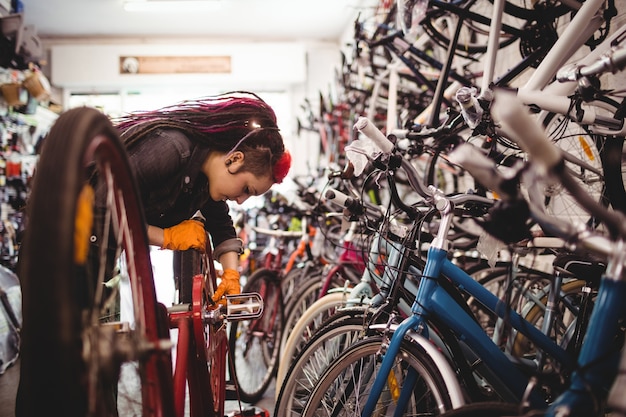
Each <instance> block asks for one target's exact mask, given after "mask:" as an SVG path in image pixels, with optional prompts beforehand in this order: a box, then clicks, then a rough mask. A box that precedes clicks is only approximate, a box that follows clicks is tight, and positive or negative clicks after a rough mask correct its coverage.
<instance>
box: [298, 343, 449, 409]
mask: <svg viewBox="0 0 626 417" xmlns="http://www.w3.org/2000/svg"><path fill="white" fill-rule="evenodd" d="M382 342H383V340H382V338H380V337H372V338H368V339H366V340H363V341H361V342H359V343H357V344H355V345H353V346H352V347H351V348H349V349H348V350H347V351H345V352H344V353H343V354H342V355H340V356H338V357H337V358H336V359H335V360H334V361H333V363H332V364H331V365H330V367H329V368H328V369H327V370H326V372H325V373H324V375H323V376H322V378H321V379H320V380H319V382H318V383H317V384H316V386H315V389H314V391H313V393H312V394H311V396H310V397H309V399H308V401H307V404H306V407H305V410H304V412H303V414H302V415H303V416H305V417H313V416H317V417H320V416H330V415H332V416H335V417H341V416H354V415H361V412H362V409H363V406H364V405H365V402H366V401H367V399H368V397H369V394H370V391H371V385H372V384H373V382H374V379H375V376H376V374H377V372H378V370H379V368H380V362H381V361H380V349H381V344H382ZM412 377H415V381H414V383H413V384H411V385H410V386H411V387H412V388H413V390H412V393H411V398H410V399H409V401H408V405H407V408H406V409H405V410H402V415H403V416H425V415H439V414H441V413H442V412H444V411H445V410H449V409H451V408H452V405H451V400H450V397H449V394H448V389H447V388H446V385H445V382H444V379H443V377H442V375H441V374H440V372H439V370H438V368H437V367H436V365H435V364H434V361H432V359H431V358H430V357H429V356H428V355H427V354H426V353H425V352H424V351H423V350H421V349H420V348H419V347H418V346H416V345H413V344H410V343H409V342H403V343H402V346H401V348H400V351H399V353H398V355H396V358H395V362H394V365H393V367H392V369H391V373H390V375H389V378H387V382H386V384H385V387H384V389H383V392H382V394H381V396H380V398H379V400H378V403H377V405H376V409H375V410H374V415H376V416H391V415H398V414H397V410H396V401H397V399H398V394H399V389H400V388H401V387H404V385H405V384H407V385H408V384H410V382H408V380H409V379H410V378H412ZM394 413H396V414H394Z"/></svg>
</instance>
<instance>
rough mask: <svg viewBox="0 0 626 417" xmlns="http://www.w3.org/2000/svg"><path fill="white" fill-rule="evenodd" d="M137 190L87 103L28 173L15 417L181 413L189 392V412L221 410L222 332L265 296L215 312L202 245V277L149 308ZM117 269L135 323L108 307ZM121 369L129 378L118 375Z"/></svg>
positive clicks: (63, 120)
mask: <svg viewBox="0 0 626 417" xmlns="http://www.w3.org/2000/svg"><path fill="white" fill-rule="evenodd" d="M59 161H63V163H59ZM138 195H139V194H138V191H137V188H136V185H135V181H134V179H133V176H132V171H131V170H130V166H129V164H128V160H127V158H126V154H125V150H124V148H123V145H122V143H121V141H120V140H119V137H118V135H117V132H116V130H115V128H114V127H113V125H112V124H111V122H110V121H109V119H108V118H107V117H106V116H105V115H104V114H103V113H101V112H99V111H98V110H96V109H92V108H87V107H82V108H76V109H72V110H69V111H67V112H65V113H63V114H62V115H61V116H60V117H59V118H58V120H57V121H56V123H55V124H54V126H53V127H52V128H51V130H50V132H49V135H48V137H47V138H46V142H45V145H44V148H43V150H42V153H41V156H40V159H39V162H38V164H37V167H36V173H35V176H34V182H33V188H32V193H31V195H30V197H29V201H28V226H27V229H26V235H25V238H24V244H23V246H22V250H21V252H20V258H19V259H20V265H19V267H20V278H21V280H22V291H23V324H24V325H23V329H22V350H21V353H22V357H21V368H20V373H21V374H20V384H19V388H18V395H17V401H16V414H17V415H18V416H32V415H43V414H49V413H51V412H52V413H55V414H62V415H65V416H80V417H84V416H105V415H106V416H108V415H118V413H120V414H125V413H126V411H124V410H119V409H118V407H120V406H122V405H123V406H125V407H127V411H128V408H130V409H132V410H139V412H140V413H141V414H142V415H144V416H180V417H182V416H183V412H184V408H185V402H186V396H187V395H188V396H189V407H190V413H191V415H192V416H199V415H213V416H223V415H224V398H225V390H226V380H225V376H224V375H225V370H226V369H225V364H226V357H225V352H226V351H225V347H226V344H225V331H224V325H225V323H226V322H229V321H235V320H239V319H243V318H249V317H250V315H252V316H253V317H254V316H257V315H260V314H261V313H262V300H261V299H260V297H259V296H258V294H242V295H241V296H234V297H232V296H231V297H229V298H228V299H227V304H226V308H225V309H224V308H222V307H218V308H214V307H215V306H212V305H211V301H210V300H211V294H212V291H213V289H214V288H215V279H216V276H215V270H214V269H213V267H212V266H213V261H212V259H211V252H210V246H208V247H207V253H206V254H205V255H203V259H204V261H203V262H204V263H203V265H204V267H203V269H204V270H203V272H202V274H198V275H195V276H193V277H192V276H186V277H184V279H185V280H188V282H191V283H192V285H191V287H190V288H191V292H189V293H187V292H185V294H189V295H190V296H191V299H190V300H182V301H184V302H182V303H179V304H176V305H174V306H173V307H171V308H170V309H167V308H166V307H165V306H164V305H163V304H160V303H159V302H157V299H156V296H155V286H154V281H153V275H152V268H151V264H150V258H149V246H148V240H147V233H146V226H145V221H144V214H143V210H142V207H141V202H140V200H139V199H138ZM51 238H53V239H54V241H52V240H51ZM120 274H124V275H127V276H128V279H129V281H130V285H131V288H132V301H133V311H132V313H133V318H132V320H130V319H128V318H125V317H124V318H123V317H119V313H118V307H117V306H116V304H117V298H118V291H117V289H116V288H117V286H116V285H115V282H116V281H118V280H119V279H120ZM181 297H185V296H184V295H182V293H181ZM122 320H124V321H122ZM174 327H175V328H177V329H178V341H177V343H173V342H172V340H171V336H170V329H171V328H174ZM174 346H175V353H176V362H175V363H173V361H172V348H173V347H174ZM174 365H176V366H174ZM123 368H125V369H124V370H122V369H123ZM128 369H130V370H133V369H134V370H136V372H131V373H133V374H134V378H127V377H124V378H121V377H120V375H121V374H122V373H126V371H127V370H128ZM186 386H188V391H187V392H186ZM68 398H70V399H71V400H69V401H68ZM252 412H253V413H255V415H258V416H263V415H266V412H264V411H257V410H252ZM237 414H242V410H241V407H240V410H239V411H238V412H237Z"/></svg>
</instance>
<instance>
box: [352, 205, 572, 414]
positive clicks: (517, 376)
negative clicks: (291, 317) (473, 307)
mask: <svg viewBox="0 0 626 417" xmlns="http://www.w3.org/2000/svg"><path fill="white" fill-rule="evenodd" d="M437 198H439V199H440V200H441V201H444V200H445V201H446V202H447V204H446V207H445V208H444V209H442V210H440V211H441V214H442V221H441V225H440V229H439V231H438V234H437V238H436V239H435V240H433V242H432V244H431V246H430V248H429V250H428V254H427V260H426V266H425V268H424V274H423V276H422V278H421V280H420V284H419V288H418V291H417V295H416V298H415V302H414V303H413V306H412V307H411V311H412V315H411V316H409V317H408V318H406V319H405V320H403V321H402V323H401V324H400V325H399V326H398V328H397V329H396V330H395V331H394V333H393V335H392V337H391V340H390V344H389V347H388V349H387V351H386V352H385V355H384V359H383V362H382V364H381V368H380V370H379V373H378V374H377V375H376V380H375V382H374V385H373V387H372V391H371V393H370V396H369V398H368V400H367V403H366V404H365V408H364V411H363V413H362V414H361V415H362V417H370V416H371V415H372V412H373V410H374V407H375V405H376V403H377V401H378V398H379V396H380V393H381V392H382V389H383V387H384V385H385V383H386V381H387V377H388V375H389V372H390V369H391V366H392V364H393V361H394V357H395V356H396V355H397V353H398V352H399V349H400V344H401V342H402V340H403V339H404V337H405V335H406V333H407V332H410V331H416V332H419V333H421V334H422V335H424V336H425V337H428V326H427V322H428V318H429V317H436V318H437V321H438V322H439V323H442V324H443V325H444V326H447V327H449V328H450V329H452V330H453V331H454V332H455V334H456V335H457V337H458V338H460V340H462V341H463V342H464V343H465V344H466V345H467V346H469V347H470V348H471V349H472V350H473V351H474V352H475V353H476V354H477V355H478V357H479V358H480V359H481V360H482V361H483V362H484V364H486V366H487V367H488V368H489V369H490V370H491V372H493V374H494V375H495V376H496V377H497V378H498V379H499V380H501V381H503V383H504V386H506V387H507V388H508V389H509V390H510V393H511V396H512V397H511V398H510V399H511V400H514V399H517V400H520V399H522V398H524V394H525V391H526V388H527V386H528V376H527V375H526V374H524V373H523V372H522V371H521V370H520V369H518V367H517V366H516V364H515V363H514V362H513V361H512V360H511V359H510V358H509V357H508V356H507V355H506V354H505V353H504V352H502V351H501V350H500V348H499V347H498V346H497V345H496V344H495V343H494V342H493V341H492V340H491V338H490V337H489V336H488V335H487V334H486V333H485V331H484V329H482V328H481V327H480V325H479V324H478V323H477V322H476V320H475V319H474V318H473V317H471V316H469V315H468V314H467V312H466V311H464V310H463V308H462V307H461V306H459V304H458V303H457V302H456V301H454V299H453V298H452V297H451V296H450V295H449V294H448V292H446V290H445V289H443V288H442V287H441V286H440V285H439V283H438V277H441V276H442V275H443V276H445V277H447V278H448V279H450V280H451V281H452V282H453V283H454V284H455V285H456V286H457V287H459V288H460V289H462V290H463V291H465V292H467V293H468V294H470V295H471V296H473V297H474V298H475V299H476V301H478V302H479V303H481V304H483V305H484V306H485V307H487V308H488V309H489V310H491V311H492V312H494V313H495V314H496V315H497V316H498V317H501V318H503V319H506V320H507V321H508V322H509V323H510V324H511V326H512V327H513V328H515V329H517V330H518V331H519V332H521V333H522V334H524V335H525V336H526V337H527V338H528V339H529V340H530V341H532V342H533V343H534V344H535V346H537V347H538V348H539V349H542V350H543V351H544V352H545V353H546V354H548V355H550V356H552V357H553V358H554V359H556V360H557V361H558V362H559V363H561V364H562V365H563V366H564V367H565V368H568V369H574V367H575V365H576V361H575V358H573V357H572V356H570V355H569V354H568V353H567V352H566V351H565V350H564V349H563V348H561V347H560V346H559V345H557V344H556V343H555V342H554V341H553V340H552V339H550V338H549V337H548V336H546V335H545V334H543V333H542V332H541V331H540V330H539V329H537V328H536V327H535V326H533V325H532V324H531V323H529V322H528V321H526V320H524V318H522V317H521V316H520V315H519V314H518V313H516V312H515V311H513V310H512V309H511V308H510V307H509V306H508V305H506V304H505V303H503V302H502V301H501V300H500V299H498V297H496V296H495V295H494V294H492V293H491V292H490V291H489V290H487V289H485V288H484V287H483V286H482V285H481V284H479V283H478V282H476V281H475V280H474V279H473V278H472V277H471V276H469V275H468V274H467V273H465V272H464V271H463V270H462V269H460V268H459V267H458V266H456V265H454V264H453V263H452V262H451V261H450V260H449V259H448V257H447V255H448V252H447V241H446V236H447V233H448V231H449V229H450V224H451V221H452V217H453V213H452V208H451V202H450V200H448V199H446V198H445V197H443V196H441V195H439V196H438V197H437ZM408 385H409V384H405V386H403V393H402V394H401V395H400V400H399V404H398V407H397V409H396V413H395V415H397V416H400V415H402V413H403V410H404V409H405V404H401V403H400V401H402V399H403V398H409V397H410V395H408V393H410V392H411V390H412V387H411V386H408ZM405 391H406V392H405ZM528 401H529V402H530V404H531V406H533V407H541V408H545V407H546V406H547V405H546V403H545V400H544V399H543V398H542V397H541V395H539V393H537V392H532V393H531V394H530V396H529V398H528Z"/></svg>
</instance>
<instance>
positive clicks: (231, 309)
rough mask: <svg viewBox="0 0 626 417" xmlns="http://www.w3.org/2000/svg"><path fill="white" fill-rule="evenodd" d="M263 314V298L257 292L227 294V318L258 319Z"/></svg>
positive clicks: (231, 319) (230, 319) (229, 319)
mask: <svg viewBox="0 0 626 417" xmlns="http://www.w3.org/2000/svg"><path fill="white" fill-rule="evenodd" d="M262 315H263V299H262V298H261V294H259V293H256V292H250V293H244V294H237V295H227V296H226V315H225V317H226V319H227V320H228V321H234V320H250V319H258V318H259V317H261V316H262Z"/></svg>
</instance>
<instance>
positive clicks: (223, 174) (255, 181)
mask: <svg viewBox="0 0 626 417" xmlns="http://www.w3.org/2000/svg"><path fill="white" fill-rule="evenodd" d="M243 159H244V156H243V153H241V152H235V153H233V154H232V155H230V156H228V157H225V156H224V155H217V156H216V155H210V156H209V158H208V159H207V161H206V162H205V164H204V166H203V172H204V174H205V175H206V176H207V178H208V180H209V194H210V196H211V198H212V199H213V200H215V201H220V200H222V201H226V200H231V201H236V202H237V204H242V203H243V202H244V201H246V200H247V199H248V197H250V196H256V195H261V194H264V193H266V192H267V191H268V190H269V189H270V187H271V186H272V185H273V181H272V180H271V178H269V177H257V176H255V175H254V174H252V173H251V172H247V171H245V172H242V171H241V166H242V165H243Z"/></svg>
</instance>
